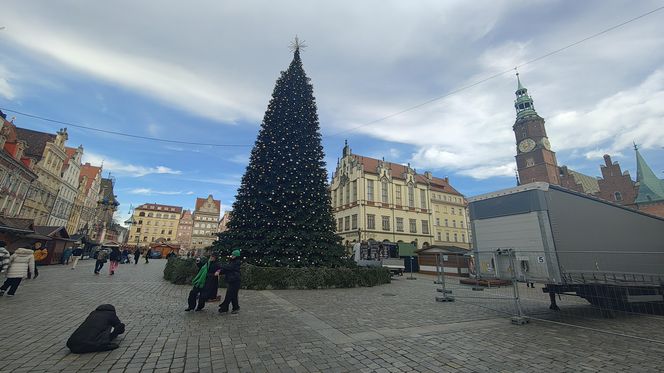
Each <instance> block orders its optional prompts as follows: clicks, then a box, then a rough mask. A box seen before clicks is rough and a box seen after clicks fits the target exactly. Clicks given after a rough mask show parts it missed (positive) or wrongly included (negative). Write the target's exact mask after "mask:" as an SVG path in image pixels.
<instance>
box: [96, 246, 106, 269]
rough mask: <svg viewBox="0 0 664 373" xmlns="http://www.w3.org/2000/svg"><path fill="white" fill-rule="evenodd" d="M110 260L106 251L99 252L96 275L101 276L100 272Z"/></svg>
mask: <svg viewBox="0 0 664 373" xmlns="http://www.w3.org/2000/svg"><path fill="white" fill-rule="evenodd" d="M107 258H108V253H107V252H106V250H104V249H100V250H99V251H98V252H97V261H96V262H95V275H98V274H99V271H101V269H102V268H103V267H104V263H106V260H107Z"/></svg>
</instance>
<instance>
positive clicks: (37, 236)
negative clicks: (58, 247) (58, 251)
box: [25, 233, 53, 241]
mask: <svg viewBox="0 0 664 373" xmlns="http://www.w3.org/2000/svg"><path fill="white" fill-rule="evenodd" d="M25 238H32V239H35V240H44V241H50V240H52V239H53V238H51V237H49V236H44V235H41V234H38V233H30V234H26V235H25Z"/></svg>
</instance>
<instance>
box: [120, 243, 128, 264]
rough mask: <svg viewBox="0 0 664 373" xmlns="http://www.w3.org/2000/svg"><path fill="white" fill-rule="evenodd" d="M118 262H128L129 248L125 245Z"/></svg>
mask: <svg viewBox="0 0 664 373" xmlns="http://www.w3.org/2000/svg"><path fill="white" fill-rule="evenodd" d="M120 263H122V264H125V263H129V250H127V248H126V247H125V248H124V249H123V250H122V260H121V261H120Z"/></svg>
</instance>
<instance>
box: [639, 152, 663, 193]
mask: <svg viewBox="0 0 664 373" xmlns="http://www.w3.org/2000/svg"><path fill="white" fill-rule="evenodd" d="M634 151H635V152H636V181H637V182H638V183H639V194H638V195H637V196H636V200H635V201H634V202H636V203H637V204H638V203H648V202H657V201H664V180H661V179H658V178H657V176H655V173H654V172H653V171H652V169H651V168H650V167H649V166H648V164H647V163H646V161H645V159H643V157H642V156H641V153H639V148H638V147H637V146H636V145H634Z"/></svg>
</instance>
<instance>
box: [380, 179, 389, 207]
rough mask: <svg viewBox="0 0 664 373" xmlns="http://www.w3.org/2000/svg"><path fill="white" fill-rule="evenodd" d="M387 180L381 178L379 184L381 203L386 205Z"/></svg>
mask: <svg viewBox="0 0 664 373" xmlns="http://www.w3.org/2000/svg"><path fill="white" fill-rule="evenodd" d="M387 185H388V184H387V179H385V178H383V180H381V182H380V198H381V202H383V203H387V202H388V200H387Z"/></svg>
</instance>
